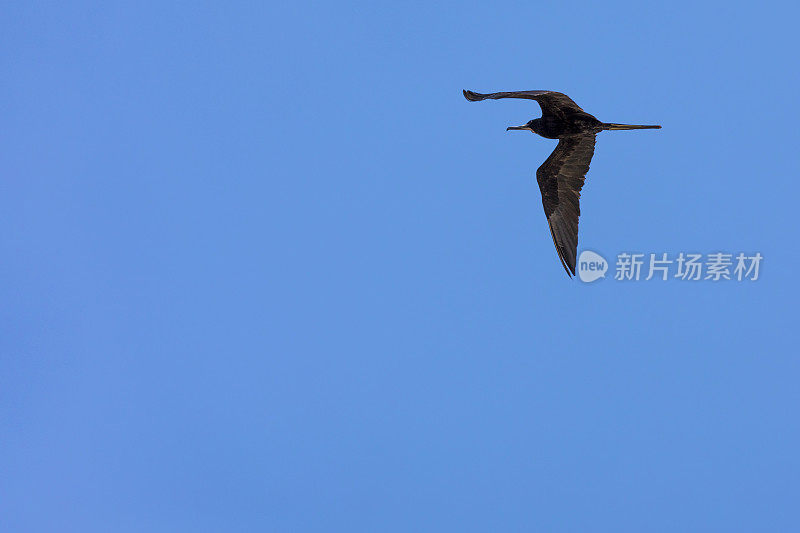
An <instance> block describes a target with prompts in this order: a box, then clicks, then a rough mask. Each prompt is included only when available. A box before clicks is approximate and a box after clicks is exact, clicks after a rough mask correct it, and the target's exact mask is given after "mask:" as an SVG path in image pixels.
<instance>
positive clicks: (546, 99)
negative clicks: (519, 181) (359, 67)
mask: <svg viewBox="0 0 800 533" xmlns="http://www.w3.org/2000/svg"><path fill="white" fill-rule="evenodd" d="M464 97H465V98H466V99H467V100H469V101H470V102H477V101H480V100H486V99H492V100H497V99H500V98H524V99H526V100H536V102H538V103H539V107H541V108H542V117H541V118H535V119H533V120H531V121H529V122H528V123H527V124H525V125H524V126H511V127H509V128H506V131H508V130H528V131H532V132H533V133H536V134H538V135H541V136H542V137H545V138H547V139H558V145H557V146H556V149H555V150H553V153H552V154H550V157H548V158H547V160H546V161H545V162H544V163H543V164H542V166H540V167H539V169H538V170H537V171H536V181H537V182H538V183H539V189H540V190H541V191H542V204H543V205H544V214H545V216H547V223H548V224H549V226H550V235H551V236H552V237H553V244H555V245H556V251H557V252H558V258H559V259H560V260H561V264H562V265H563V266H564V270H566V271H567V275H570V276H574V275H575V254H576V253H577V250H578V217H579V216H580V214H581V209H580V205H579V201H578V200H579V198H580V196H581V188H582V187H583V182H584V180H585V179H586V172H588V171H589V163H590V162H591V161H592V156H593V155H594V145H595V139H596V136H597V134H598V133H600V132H601V131H605V130H648V129H660V128H661V126H645V125H636V124H615V123H613V122H600V121H599V120H597V118H595V117H594V116H592V115H590V114H589V113H587V112H586V111H584V110H583V109H581V108H580V106H578V104H576V103H575V102H573V101H572V99H571V98H570V97H569V96H567V95H566V94H563V93H559V92H556V91H514V92H504V93H490V94H481V93H475V92H472V91H464Z"/></svg>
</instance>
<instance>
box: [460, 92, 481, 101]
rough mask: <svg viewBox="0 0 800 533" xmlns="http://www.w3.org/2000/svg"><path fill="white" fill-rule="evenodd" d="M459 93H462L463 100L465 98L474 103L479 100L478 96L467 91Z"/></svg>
mask: <svg viewBox="0 0 800 533" xmlns="http://www.w3.org/2000/svg"><path fill="white" fill-rule="evenodd" d="M461 92H462V93H464V98H466V99H467V100H469V101H470V102H475V101H477V100H479V98H478V95H477V94H476V93H474V92H472V91H468V90H467V89H463V90H462V91H461Z"/></svg>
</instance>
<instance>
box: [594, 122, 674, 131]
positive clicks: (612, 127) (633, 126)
mask: <svg viewBox="0 0 800 533" xmlns="http://www.w3.org/2000/svg"><path fill="white" fill-rule="evenodd" d="M603 129H604V130H660V129H661V126H646V125H642V124H614V123H613V122H603Z"/></svg>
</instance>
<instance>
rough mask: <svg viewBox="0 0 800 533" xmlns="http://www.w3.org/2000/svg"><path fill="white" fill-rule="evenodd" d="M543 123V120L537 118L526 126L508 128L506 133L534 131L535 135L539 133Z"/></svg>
mask: <svg viewBox="0 0 800 533" xmlns="http://www.w3.org/2000/svg"><path fill="white" fill-rule="evenodd" d="M541 121H542V119H540V118H535V119H533V120H531V121H528V123H527V124H525V125H524V126H509V127H508V128H506V131H509V130H528V131H532V132H533V133H539V124H540V123H541Z"/></svg>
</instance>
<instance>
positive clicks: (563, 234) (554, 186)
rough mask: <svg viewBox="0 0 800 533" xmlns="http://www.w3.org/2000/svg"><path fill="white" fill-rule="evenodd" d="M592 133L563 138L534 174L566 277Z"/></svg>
mask: <svg viewBox="0 0 800 533" xmlns="http://www.w3.org/2000/svg"><path fill="white" fill-rule="evenodd" d="M594 144H595V135H594V134H584V135H572V136H569V137H562V138H561V139H560V140H559V141H558V146H556V149H555V150H553V153H552V154H550V157H548V158H547V160H546V161H545V162H544V163H542V166H540V167H539V169H538V170H537V171H536V181H537V182H539V189H541V191H542V205H544V214H545V216H546V217H547V223H548V224H549V225H550V235H552V237H553V243H554V244H555V245H556V251H557V252H558V258H559V259H561V264H562V265H564V269H565V270H566V271H567V274H572V275H573V276H574V275H575V256H576V254H577V250H578V217H580V215H581V208H580V203H579V199H580V197H581V188H582V187H583V182H584V179H585V178H586V173H587V172H588V171H589V163H591V161H592V156H593V155H594Z"/></svg>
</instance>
